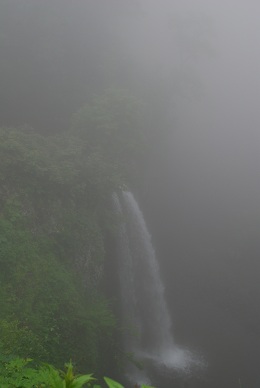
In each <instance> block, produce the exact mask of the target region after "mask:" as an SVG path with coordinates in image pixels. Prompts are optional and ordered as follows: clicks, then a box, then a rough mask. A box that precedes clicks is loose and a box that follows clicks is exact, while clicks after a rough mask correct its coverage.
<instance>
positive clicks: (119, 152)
mask: <svg viewBox="0 0 260 388" xmlns="http://www.w3.org/2000/svg"><path fill="white" fill-rule="evenodd" d="M139 108H140V105H139V104H138V103H137V101H136V100H135V99H133V98H131V97H129V96H127V95H126V93H123V92H121V91H108V92H106V93H105V94H104V95H102V96H101V97H99V98H96V99H95V100H93V102H92V103H91V104H88V105H86V106H84V107H83V108H82V109H80V110H79V111H78V112H77V113H76V114H75V115H74V116H73V118H72V129H71V130H70V131H66V132H63V133H62V134H60V135H55V136H43V135H40V134H39V133H36V132H35V131H33V130H32V129H31V128H28V127H23V128H18V129H15V128H1V129H0V187H1V188H0V194H1V195H0V264H1V274H0V292H1V299H0V352H1V354H2V355H3V356H5V357H6V356H12V355H15V356H19V357H23V358H25V359H26V358H28V357H33V358H34V359H35V360H36V361H37V360H43V361H46V362H50V363H52V364H54V365H55V366H57V367H62V365H63V364H64V362H65V361H66V360H67V359H70V358H71V359H73V360H74V361H75V363H76V364H77V367H78V368H79V370H83V369H86V368H87V369H88V370H91V371H93V372H94V373H98V374H99V375H101V374H107V371H109V370H110V368H112V369H113V368H119V364H122V354H121V351H120V345H119V340H118V335H117V329H118V325H117V322H116V318H115V314H114V313H113V309H112V306H111V302H110V301H109V299H108V298H107V297H106V296H105V295H104V293H103V292H102V288H103V281H104V278H105V273H104V260H105V257H106V255H107V252H106V246H105V237H106V234H107V233H108V232H110V231H112V230H114V229H115V226H116V222H117V220H116V219H115V216H114V215H113V213H112V211H111V207H110V198H111V194H112V192H114V191H116V190H119V189H121V188H122V187H124V186H125V184H126V182H128V181H129V180H131V177H132V176H133V175H132V174H133V173H134V171H135V169H136V166H135V165H136V164H137V162H138V158H142V153H143V152H144V147H142V144H143V143H144V141H143V139H144V135H143V133H142V131H141V121H142V120H141V118H140V109H139ZM132 157H133V159H132ZM119 360H120V362H119Z"/></svg>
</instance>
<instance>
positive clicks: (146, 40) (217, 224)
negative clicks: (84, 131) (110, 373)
mask: <svg viewBox="0 0 260 388" xmlns="http://www.w3.org/2000/svg"><path fill="white" fill-rule="evenodd" d="M43 3H44V4H47V5H43ZM0 7H1V8H2V9H3V13H2V17H1V16H0V18H1V20H2V19H3V20H2V22H3V24H2V26H5V25H8V23H10V25H11V26H12V28H11V27H2V31H3V33H2V35H1V34H0V43H1V47H2V50H3V53H4V56H3V58H2V59H1V61H2V64H0V68H1V73H2V77H1V89H2V92H1V96H0V97H1V107H0V113H1V125H8V126H9V125H11V126H13V125H14V126H15V125H18V124H19V125H23V124H26V125H29V126H33V127H35V128H36V129H37V130H39V131H40V132H42V133H47V134H50V133H53V132H58V131H61V130H62V129H63V128H64V129H67V127H68V126H69V122H70V117H71V115H72V114H73V113H74V112H75V111H76V109H78V108H79V107H80V106H81V105H83V104H84V103H85V102H87V101H89V100H90V99H91V97H92V95H93V94H98V93H100V92H102V91H103V90H104V89H106V88H108V87H116V88H123V89H127V90H129V91H130V92H131V93H132V94H133V95H135V96H137V97H138V98H140V99H143V100H144V101H145V103H146V104H147V106H148V108H147V111H148V112H151V118H150V121H149V118H148V122H149V125H150V128H149V129H148V132H149V131H150V133H153V134H154V135H153V142H154V143H153V144H152V157H151V161H150V167H149V168H148V169H147V170H146V175H145V178H144V179H143V183H142V185H141V187H139V188H135V189H136V191H137V192H138V198H139V199H140V206H141V207H142V208H143V211H144V214H145V218H146V220H147V223H148V226H149V229H150V232H151V234H152V237H153V243H154V246H155V250H156V252H157V256H158V260H159V263H160V268H161V274H162V278H163V280H164V282H165V295H166V299H167V302H168V305H169V309H170V314H171V317H172V320H173V333H174V339H175V341H176V342H177V343H179V344H180V345H182V346H184V347H187V348H190V349H192V350H194V351H195V352H199V353H200V354H202V356H203V357H204V358H205V360H206V363H207V365H208V367H207V368H206V371H205V372H203V376H202V377H201V376H200V379H201V380H199V382H198V381H197V378H194V380H193V379H192V378H189V379H188V380H187V382H186V383H187V386H188V387H201V388H202V387H205V388H214V387H221V388H225V387H226V388H232V387H234V388H235V387H239V386H240V385H239V384H240V382H241V387H258V386H259V385H260V373H259V365H258V363H259V356H260V312H259V298H260V285H259V284H260V282H259V273H260V262H259V257H260V242H259V230H260V207H259V198H260V168H259V166H260V152H259V146H260V130H259V128H260V116H259V101H260V77H259V69H260V48H259V38H260V27H259V13H260V4H259V2H257V1H254V0H248V1H243V0H225V1H217V0H197V1H194V0H182V1H177V0H139V1H138V0H135V1H134V0H124V1H123V0H122V1H119V0H96V1H93V0H89V1H88V0H86V1H85V2H82V1H78V0H77V1H73V2H70V1H67V0H66V1H65V0H64V1H63V2H62V1H53V2H51V1H46V2H40V1H38V2H37V1H35V0H34V1H31V0H22V1H18V0H16V1H15V0H10V1H2V4H1V5H0ZM8 28H9V29H8ZM0 30H1V27H0ZM8 34H9V35H8ZM9 36H10V40H9ZM3 90H5V92H4V91H3ZM149 109H150V110H149ZM157 144H158V147H157ZM181 386H182V385H181ZM159 388H162V387H159Z"/></svg>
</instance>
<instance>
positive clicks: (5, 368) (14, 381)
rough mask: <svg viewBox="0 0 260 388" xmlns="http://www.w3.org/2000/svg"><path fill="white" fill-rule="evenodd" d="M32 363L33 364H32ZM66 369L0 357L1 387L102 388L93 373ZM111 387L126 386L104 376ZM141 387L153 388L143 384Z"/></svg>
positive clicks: (71, 368) (70, 366) (69, 365)
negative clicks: (79, 373)
mask: <svg viewBox="0 0 260 388" xmlns="http://www.w3.org/2000/svg"><path fill="white" fill-rule="evenodd" d="M30 364H31V365H30ZM65 367H66V370H65V372H64V371H59V370H57V369H56V368H54V367H53V366H52V365H49V364H42V365H41V366H40V367H34V366H33V364H32V359H29V358H28V359H21V358H16V359H11V360H7V359H1V357H0V387H1V388H84V387H85V388H102V385H100V384H96V383H95V381H96V379H95V378H94V377H93V375H92V374H86V375H75V374H74V370H73V364H72V362H71V361H70V362H69V363H67V364H65ZM104 381H105V383H106V386H107V387H109V388H124V387H123V385H121V384H120V383H118V382H116V381H114V380H112V379H110V378H109V377H104ZM138 388H139V387H138ZM140 388H153V387H149V386H148V385H142V386H141V387H140Z"/></svg>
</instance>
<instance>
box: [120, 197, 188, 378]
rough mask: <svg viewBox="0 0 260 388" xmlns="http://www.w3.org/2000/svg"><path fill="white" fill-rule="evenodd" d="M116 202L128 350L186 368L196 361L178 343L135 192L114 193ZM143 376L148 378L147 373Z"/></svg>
mask: <svg viewBox="0 0 260 388" xmlns="http://www.w3.org/2000/svg"><path fill="white" fill-rule="evenodd" d="M113 203H114V208H115V211H116V212H117V214H118V215H119V217H120V219H121V220H120V228H119V232H118V268H119V280H120V288H121V300H122V322H123V326H124V329H125V335H124V345H125V350H126V351H128V352H131V353H133V355H134V356H136V357H139V358H141V359H143V360H144V359H146V360H147V359H149V360H153V361H154V362H155V363H156V365H158V364H161V365H164V366H166V367H170V368H178V369H183V370H184V369H185V368H187V367H188V366H189V365H190V364H191V363H193V364H194V360H192V358H193V357H192V355H191V353H190V352H189V351H186V350H183V349H180V348H179V347H177V346H176V344H175V343H174V340H173V335H172V330H171V326H172V322H171V318H170V314H169V311H168V308H167V304H166V300H165V297H164V286H163V282H162V279H161V276H160V269H159V264H158V261H157V257H156V254H155V250H154V248H153V245H152V241H151V236H150V234H149V232H148V229H147V226H146V223H145V220H144V217H143V214H142V212H141V210H140V208H139V206H138V203H137V202H136V200H135V198H134V196H133V194H132V193H131V192H127V191H124V192H122V193H121V195H120V196H118V195H116V194H114V196H113ZM131 373H132V372H131ZM141 378H143V380H146V381H147V380H148V379H147V376H145V372H143V375H142V376H141Z"/></svg>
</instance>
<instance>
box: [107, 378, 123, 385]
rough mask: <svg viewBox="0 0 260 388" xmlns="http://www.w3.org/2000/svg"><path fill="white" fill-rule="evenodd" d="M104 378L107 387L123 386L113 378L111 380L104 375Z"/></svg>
mask: <svg viewBox="0 0 260 388" xmlns="http://www.w3.org/2000/svg"><path fill="white" fill-rule="evenodd" d="M104 380H105V382H106V383H107V385H108V386H109V388H124V387H123V385H121V384H119V383H117V382H116V381H115V380H112V379H110V378H109V377H104Z"/></svg>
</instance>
